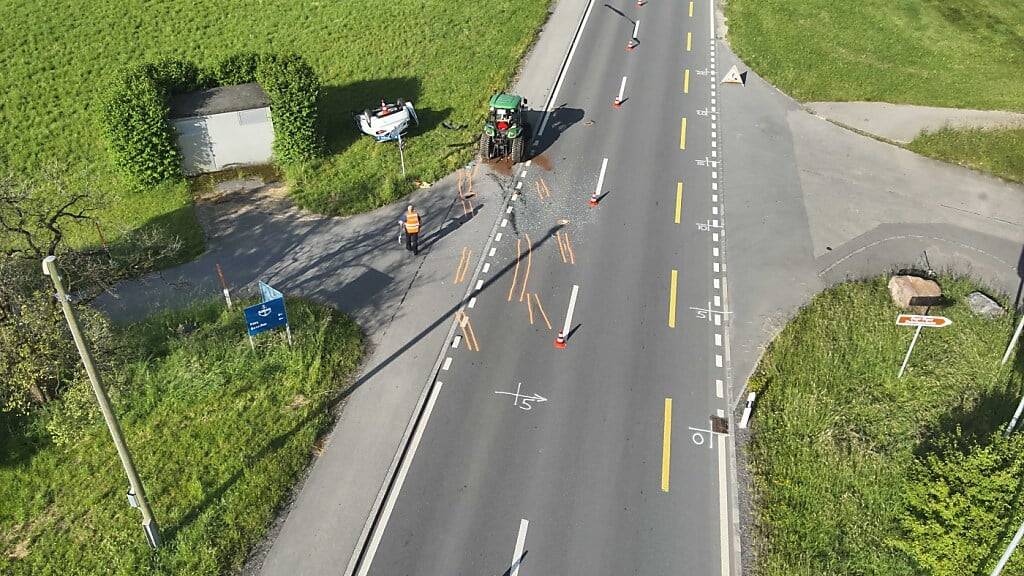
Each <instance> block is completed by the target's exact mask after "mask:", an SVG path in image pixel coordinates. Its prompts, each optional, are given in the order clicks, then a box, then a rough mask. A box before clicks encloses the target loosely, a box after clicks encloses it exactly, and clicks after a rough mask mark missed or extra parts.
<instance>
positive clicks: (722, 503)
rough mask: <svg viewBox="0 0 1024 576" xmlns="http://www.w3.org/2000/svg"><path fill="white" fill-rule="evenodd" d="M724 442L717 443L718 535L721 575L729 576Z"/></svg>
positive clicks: (726, 467)
mask: <svg viewBox="0 0 1024 576" xmlns="http://www.w3.org/2000/svg"><path fill="white" fill-rule="evenodd" d="M725 450H726V444H725V442H719V443H718V525H719V529H718V536H719V539H720V540H721V549H722V576H730V570H729V560H730V554H729V482H728V476H727V474H726V473H727V470H728V466H727V462H726V453H725Z"/></svg>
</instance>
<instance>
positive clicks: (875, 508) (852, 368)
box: [749, 278, 1024, 576]
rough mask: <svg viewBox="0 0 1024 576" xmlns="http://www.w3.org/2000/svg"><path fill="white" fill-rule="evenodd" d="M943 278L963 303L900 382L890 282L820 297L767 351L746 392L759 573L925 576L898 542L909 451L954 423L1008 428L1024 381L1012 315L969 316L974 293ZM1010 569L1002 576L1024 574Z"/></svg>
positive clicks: (976, 428)
mask: <svg viewBox="0 0 1024 576" xmlns="http://www.w3.org/2000/svg"><path fill="white" fill-rule="evenodd" d="M940 281H941V284H942V286H943V290H944V292H945V294H946V296H948V297H950V298H951V299H954V301H955V302H956V303H955V304H953V305H952V306H950V307H949V308H944V309H942V310H941V311H933V312H936V313H941V314H942V315H945V316H948V317H949V318H951V319H952V320H953V322H954V323H953V325H952V326H950V327H948V328H943V329H937V330H926V331H925V333H924V334H922V336H921V338H920V340H919V342H918V344H917V347H916V349H915V352H914V356H913V357H912V358H911V361H910V364H909V368H908V373H907V375H905V376H904V378H903V379H897V378H896V374H897V372H898V370H899V367H900V363H901V361H902V358H903V354H904V353H905V352H906V348H907V345H908V344H909V343H910V339H911V337H912V335H913V329H909V328H898V327H896V326H895V324H894V319H895V317H896V315H897V313H898V310H897V309H896V308H895V307H894V306H893V305H892V304H891V303H890V301H889V296H888V290H887V288H886V282H887V278H879V279H874V280H870V281H865V282H853V283H848V284H843V285H840V286H838V287H835V288H833V289H830V290H827V291H826V292H824V293H822V294H820V295H818V296H817V297H816V298H815V299H814V300H813V301H812V302H811V303H810V304H809V305H808V306H807V307H805V308H804V309H803V310H801V311H800V312H799V313H798V314H797V316H796V317H795V318H794V319H793V320H792V321H791V322H790V323H789V324H788V325H787V326H786V328H785V329H784V330H783V331H782V333H781V334H780V335H779V336H778V337H777V338H776V339H775V341H774V342H773V343H772V344H771V346H770V348H769V350H768V351H767V352H766V354H765V356H764V358H763V359H762V360H761V363H760V365H759V367H758V370H757V372H756V373H755V376H754V377H753V378H752V380H751V382H750V386H751V388H752V389H754V390H757V391H758V392H759V397H758V406H757V409H756V413H755V417H754V421H753V426H752V429H753V433H754V436H753V439H752V441H751V444H750V445H749V452H750V465H751V469H752V472H753V478H754V492H755V512H754V514H755V518H756V522H757V527H756V532H755V533H756V537H755V539H756V547H757V550H756V555H757V571H756V573H758V574H761V575H762V576H812V575H813V576H820V575H825V574H827V575H849V574H873V575H879V576H882V575H884V576H900V575H907V576H910V575H914V574H921V573H923V572H918V571H916V570H915V567H914V566H913V565H912V564H911V563H910V561H909V560H908V558H907V557H906V555H904V554H903V553H901V552H900V551H899V550H898V549H897V548H896V547H894V546H893V545H892V541H893V539H899V538H900V530H899V523H898V522H899V518H900V516H901V514H903V513H904V511H905V501H904V497H905V494H906V492H907V488H908V486H909V482H910V480H909V479H908V470H909V467H910V465H911V464H912V463H913V461H914V457H915V454H916V453H918V452H919V451H922V450H924V447H925V446H927V445H928V443H929V441H932V440H934V439H936V438H938V437H940V436H941V435H943V434H947V433H950V432H952V431H953V430H955V429H956V427H957V426H960V427H961V428H962V429H963V430H965V431H966V432H968V433H977V434H984V433H987V432H989V431H991V430H993V429H994V428H995V427H997V426H998V425H999V424H1000V423H1005V422H1006V421H1008V420H1009V417H1010V415H1011V414H1012V413H1013V408H1014V405H1015V403H1016V401H1017V400H1018V398H1019V395H1020V393H1021V389H1022V382H1024V378H1022V375H1021V372H1020V369H1019V367H1018V369H1017V370H1016V371H1011V369H1010V367H1009V366H1007V367H1005V368H1001V367H1000V365H999V360H1000V358H1001V356H1002V353H1003V351H1004V350H1005V346H1006V344H1007V341H1008V340H1009V337H1010V335H1011V334H1012V331H1013V319H1012V318H1011V317H1010V316H1009V315H1005V316H1004V317H1003V318H1002V319H998V320H985V319H981V318H978V317H976V316H974V315H972V314H971V313H970V311H969V310H968V309H967V307H966V305H965V304H963V303H962V297H963V296H964V295H965V294H967V293H969V292H970V291H972V290H973V289H974V287H973V286H972V285H971V283H970V282H968V281H965V280H962V279H951V278H942V279H940ZM985 528H986V529H988V528H991V527H989V526H986V527H985ZM1014 528H1015V526H1014ZM1011 534H1012V529H1011ZM1013 564H1015V565H1016V566H1015V567H1014V568H1013V570H1012V571H1011V572H1008V574H1009V573H1014V574H1021V573H1024V565H1022V564H1021V563H1019V559H1018V560H1014V562H1013ZM951 568H952V569H953V572H952V573H961V574H974V573H975V572H974V567H973V566H970V567H956V566H953V567H951ZM989 568H991V566H989ZM985 573H986V574H987V572H985Z"/></svg>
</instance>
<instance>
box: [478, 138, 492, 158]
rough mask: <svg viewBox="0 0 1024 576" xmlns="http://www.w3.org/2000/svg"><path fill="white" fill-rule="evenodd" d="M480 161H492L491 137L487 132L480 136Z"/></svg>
mask: <svg viewBox="0 0 1024 576" xmlns="http://www.w3.org/2000/svg"><path fill="white" fill-rule="evenodd" d="M480 159H481V160H483V161H487V160H490V159H491V137H490V136H488V135H487V133H486V132H485V133H483V134H481V135H480Z"/></svg>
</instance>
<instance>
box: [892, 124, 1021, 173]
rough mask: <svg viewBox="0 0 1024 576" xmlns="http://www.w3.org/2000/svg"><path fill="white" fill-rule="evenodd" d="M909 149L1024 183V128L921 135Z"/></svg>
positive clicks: (941, 132) (948, 130)
mask: <svg viewBox="0 0 1024 576" xmlns="http://www.w3.org/2000/svg"><path fill="white" fill-rule="evenodd" d="M907 148H908V149H910V150H912V151H914V152H917V153H918V154H921V155H922V156H928V157H931V158H935V159H937V160H944V161H946V162H952V163H954V164H960V165H961V166H966V167H968V168H973V169H975V170H983V171H985V172H991V173H992V174H995V175H996V176H999V177H1000V178H1005V179H1007V180H1012V181H1014V182H1022V183H1024V128H1013V129H1004V130H953V129H949V128H947V129H943V130H938V131H935V132H929V133H925V134H921V135H920V136H918V137H917V138H915V139H914V141H913V142H911V143H910V144H908V145H907Z"/></svg>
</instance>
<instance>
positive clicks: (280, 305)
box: [245, 298, 288, 336]
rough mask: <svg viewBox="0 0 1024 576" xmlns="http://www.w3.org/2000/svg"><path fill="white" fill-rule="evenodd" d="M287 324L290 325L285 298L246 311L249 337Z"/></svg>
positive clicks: (250, 307)
mask: <svg viewBox="0 0 1024 576" xmlns="http://www.w3.org/2000/svg"><path fill="white" fill-rule="evenodd" d="M285 324H288V313H287V312H285V309H284V298H275V299H273V300H268V301H266V302H263V303H262V304H256V305H255V306H249V307H248V308H246V309H245V325H246V328H248V330H249V336H255V335H257V334H259V333H260V332H265V331H267V330H273V329H274V328H277V327H278V326H284V325H285Z"/></svg>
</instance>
